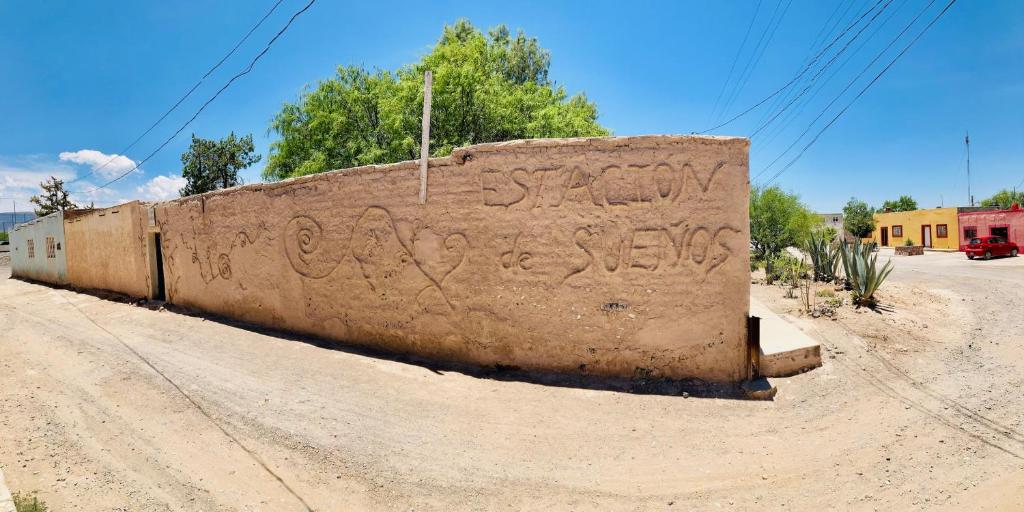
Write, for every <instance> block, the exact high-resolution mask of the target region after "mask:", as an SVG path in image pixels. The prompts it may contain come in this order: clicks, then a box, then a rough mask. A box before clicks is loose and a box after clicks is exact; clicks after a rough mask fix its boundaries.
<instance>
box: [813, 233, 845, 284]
mask: <svg viewBox="0 0 1024 512" xmlns="http://www.w3.org/2000/svg"><path fill="white" fill-rule="evenodd" d="M805 249H806V250H807V254H809V255H810V256H811V266H812V267H813V268H814V280H815V281H821V282H823V283H831V282H832V281H835V280H836V278H837V275H836V274H838V272H839V253H840V249H839V247H837V246H836V245H835V244H833V243H831V242H830V240H829V238H828V233H826V232H824V231H813V232H811V236H810V237H809V238H808V239H807V244H806V246H805Z"/></svg>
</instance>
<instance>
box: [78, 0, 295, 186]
mask: <svg viewBox="0 0 1024 512" xmlns="http://www.w3.org/2000/svg"><path fill="white" fill-rule="evenodd" d="M283 1H284V0H277V2H276V3H274V5H273V6H271V7H270V10H269V11H267V13H266V14H264V15H263V17H262V18H260V20H259V21H257V22H256V24H255V25H253V26H252V28H250V29H249V31H248V32H246V33H245V35H244V36H242V38H241V39H239V40H238V43H236V44H235V46H234V47H233V48H231V51H229V52H228V53H227V54H225V55H224V56H223V57H221V59H220V60H219V61H217V63H216V64H214V65H213V67H211V68H210V69H209V70H207V71H206V74H204V75H203V76H202V77H201V78H200V79H199V81H197V82H196V83H195V85H193V86H192V88H191V89H189V90H188V92H186V93H185V95H184V96H182V97H181V98H180V99H178V101H177V102H176V103H175V104H174V105H172V106H171V108H169V109H167V111H166V112H164V114H163V115H162V116H160V118H159V119H157V120H156V121H155V122H154V123H153V124H152V125H150V127H149V128H147V129H146V131H144V132H142V135H139V136H138V137H136V138H135V140H134V141H132V143H131V144H129V145H128V146H127V147H125V148H124V149H122V150H121V153H120V155H119V154H114V155H113V156H111V157H110V160H107V161H106V162H105V163H104V164H103V165H101V166H99V167H96V168H94V169H93V170H91V171H89V172H87V173H85V174H83V175H82V176H79V177H77V178H75V179H73V180H71V181H69V182H68V184H69V185H70V184H72V183H74V182H76V181H79V180H83V179H85V178H88V177H89V176H91V175H93V174H96V173H97V172H99V171H100V170H101V169H103V168H105V167H106V166H108V165H110V163H111V162H113V161H114V160H116V159H117V157H118V156H124V155H126V154H127V153H128V151H129V150H130V149H132V148H133V147H135V145H136V144H138V143H139V141H140V140H142V138H143V137H145V136H146V135H149V132H151V131H153V128H156V126H157V125H158V124H160V123H161V122H162V121H163V120H164V119H166V118H167V116H169V115H170V114H171V112H174V110H175V109H177V108H178V106H179V105H181V104H182V102H184V101H185V100H186V99H188V97H189V96H191V95H192V93H193V92H195V90H196V89H198V88H199V86H200V85H201V84H202V83H203V81H205V80H206V79H207V78H208V77H209V76H210V75H211V74H213V72H214V71H216V70H217V68H219V67H220V65H221V64H224V61H226V60H228V58H229V57H231V56H232V55H234V53H235V51H236V50H238V48H239V47H240V46H242V43H245V41H246V40H247V39H249V36H250V35H252V33H253V32H255V31H256V29H258V28H259V27H260V25H262V24H263V22H264V21H266V19H267V18H269V17H270V15H271V14H273V13H274V11H275V10H276V9H277V7H278V6H279V5H281V2H283Z"/></svg>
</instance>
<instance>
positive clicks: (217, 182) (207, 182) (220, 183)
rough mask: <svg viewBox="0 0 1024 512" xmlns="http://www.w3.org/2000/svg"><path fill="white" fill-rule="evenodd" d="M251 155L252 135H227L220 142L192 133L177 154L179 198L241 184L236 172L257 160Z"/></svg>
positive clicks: (253, 153)
mask: <svg viewBox="0 0 1024 512" xmlns="http://www.w3.org/2000/svg"><path fill="white" fill-rule="evenodd" d="M260 158H261V157H260V155H257V154H255V150H254V147H253V143H252V135H246V136H245V137H242V138H237V137H235V132H231V134H229V135H228V136H227V137H224V138H223V139H221V140H219V141H218V140H212V139H202V138H199V137H196V135H195V134H194V133H193V134H192V144H190V145H189V147H188V151H186V152H184V153H182V154H181V164H182V168H181V175H182V176H183V177H184V178H185V180H186V182H187V183H186V184H185V188H183V189H181V190H180V193H181V195H182V196H190V195H193V194H202V193H203V192H209V191H211V190H217V189H221V188H228V187H234V186H236V185H241V184H242V180H241V179H239V177H238V171H240V170H242V169H245V168H246V167H249V166H250V165H252V164H254V163H256V162H259V161H260Z"/></svg>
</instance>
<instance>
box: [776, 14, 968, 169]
mask: <svg viewBox="0 0 1024 512" xmlns="http://www.w3.org/2000/svg"><path fill="white" fill-rule="evenodd" d="M955 3H956V0H950V2H949V3H948V4H946V7H945V8H943V9H942V11H941V12H939V14H938V15H937V16H935V18H934V19H932V21H931V22H930V23H928V26H926V27H925V28H924V30H922V31H921V32H920V33H919V34H917V36H915V37H914V39H913V40H912V41H910V43H909V44H907V46H905V47H904V48H903V50H901V51H900V53H899V54H897V55H896V57H894V58H893V59H892V61H890V62H889V64H888V65H886V66H885V67H884V68H883V69H882V70H881V71H879V72H878V74H877V75H875V77H874V78H873V79H871V81H870V82H868V84H867V85H865V86H864V88H863V89H861V91H860V92H859V93H857V95H856V96H854V98H853V99H852V100H850V102H849V103H847V104H846V106H845V107H843V109H842V110H840V111H839V113H837V114H836V115H835V117H833V118H832V120H831V121H829V122H828V124H826V125H825V126H824V127H822V129H821V130H819V131H818V133H817V134H816V135H815V136H814V138H813V139H811V141H810V142H808V143H807V145H806V146H804V147H803V149H801V150H800V153H799V154H797V155H796V157H794V158H793V159H792V160H790V161H789V163H787V164H786V166H785V167H783V168H782V169H780V170H779V172H777V173H775V175H774V176H772V178H771V179H770V180H768V182H767V183H765V185H770V184H771V183H772V182H774V181H775V180H776V179H778V178H779V176H782V174H783V173H784V172H786V171H787V170H789V168H790V167H792V166H793V164H795V163H796V162H797V161H798V160H800V157H802V156H803V155H804V153H806V152H807V150H808V149H810V147H811V146H813V145H814V143H815V142H817V141H818V139H819V138H821V135H822V134H823V133H825V131H826V130H828V129H829V128H830V127H831V126H832V125H833V124H835V122H836V121H838V120H839V118H840V117H842V115H843V114H844V113H846V111H847V110H849V108H850V106H852V105H853V104H854V103H855V102H856V101H857V100H858V99H859V98H860V97H861V96H863V95H864V93H865V92H867V91H868V89H870V88H871V86H872V85H874V84H875V82H878V80H879V79H880V78H882V76H883V75H885V73H886V72H887V71H889V70H890V69H892V67H893V65H895V64H896V62H897V61H899V59H900V58H901V57H903V55H905V54H906V53H907V51H909V50H910V48H911V47H912V46H914V43H916V42H917V41H918V40H919V39H921V36H923V35H924V34H925V33H927V32H928V30H929V29H931V28H932V26H934V25H935V23H936V22H938V21H939V19H940V18H942V16H943V15H945V14H946V12H947V11H949V9H950V8H951V7H953V4H955Z"/></svg>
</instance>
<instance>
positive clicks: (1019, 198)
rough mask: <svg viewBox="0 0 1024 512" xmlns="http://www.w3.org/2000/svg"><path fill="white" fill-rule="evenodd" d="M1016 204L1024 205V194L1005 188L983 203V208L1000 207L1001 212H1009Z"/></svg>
mask: <svg viewBox="0 0 1024 512" xmlns="http://www.w3.org/2000/svg"><path fill="white" fill-rule="evenodd" d="M1014 203H1016V204H1019V205H1024V192H1020V191H1017V190H1008V189H1005V188H1004V189H1003V190H1000V191H999V192H996V193H995V194H993V195H992V197H990V198H988V199H983V200H982V201H981V205H982V206H998V207H999V208H1000V209H1001V210H1009V209H1010V207H1011V206H1013V204H1014Z"/></svg>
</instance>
